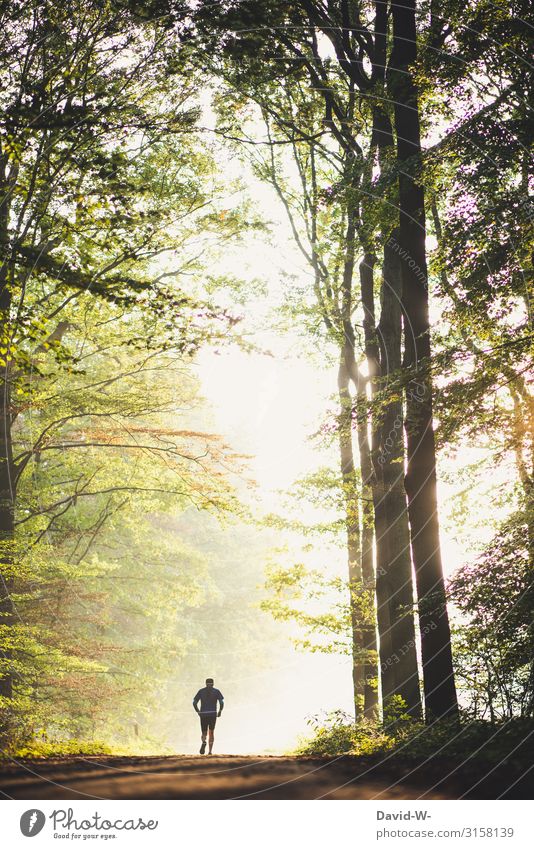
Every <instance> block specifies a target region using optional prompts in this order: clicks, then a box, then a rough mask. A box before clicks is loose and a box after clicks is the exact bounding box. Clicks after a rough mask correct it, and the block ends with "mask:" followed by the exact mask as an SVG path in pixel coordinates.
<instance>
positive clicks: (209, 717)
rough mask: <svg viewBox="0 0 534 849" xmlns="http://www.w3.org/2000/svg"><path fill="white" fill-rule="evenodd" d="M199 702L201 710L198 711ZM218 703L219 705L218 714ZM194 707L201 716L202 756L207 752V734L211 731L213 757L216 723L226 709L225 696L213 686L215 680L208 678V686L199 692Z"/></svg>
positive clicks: (210, 746) (210, 742)
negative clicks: (224, 708)
mask: <svg viewBox="0 0 534 849" xmlns="http://www.w3.org/2000/svg"><path fill="white" fill-rule="evenodd" d="M199 702H200V710H199V709H198V703H199ZM217 702H218V703H219V711H218V712H217ZM193 707H194V709H195V710H196V712H197V713H198V715H199V716H200V730H201V732H202V745H201V747H200V754H201V755H203V754H204V752H205V751H206V734H207V733H208V730H209V751H208V754H209V755H211V750H212V749H213V740H214V734H213V732H214V731H215V723H216V722H217V717H218V716H220V715H221V713H222V710H223V707H224V698H223V694H222V693H221V691H220V690H217V689H216V688H215V687H214V686H213V678H206V686H205V687H202V689H201V690H199V691H198V693H197V694H196V696H195V698H194V699H193Z"/></svg>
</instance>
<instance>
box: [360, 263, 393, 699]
mask: <svg viewBox="0 0 534 849" xmlns="http://www.w3.org/2000/svg"><path fill="white" fill-rule="evenodd" d="M374 265H375V257H374V256H373V255H372V254H370V253H368V254H366V255H365V256H364V258H363V260H362V262H361V263H360V269H359V270H360V291H361V300H362V307H363V327H364V338H365V355H366V360H367V367H368V372H369V382H370V387H371V403H372V402H373V401H374V400H375V396H376V392H377V384H378V379H379V377H380V350H379V347H378V343H377V337H376V327H375V308H374ZM380 432H381V428H380V421H379V417H378V416H377V415H376V412H375V411H373V412H372V414H371V449H370V455H371V469H370V470H369V473H370V483H371V492H372V499H373V511H374V529H375V545H376V601H377V622H378V642H379V657H380V689H381V694H382V704H383V705H385V704H387V702H388V700H389V699H390V698H391V697H392V696H393V695H394V694H395V670H394V663H395V659H394V646H393V641H392V630H391V619H390V604H389V599H390V596H391V589H390V586H389V569H388V560H389V556H388V551H387V518H386V511H385V504H384V498H383V492H384V482H383V475H382V468H381V466H380V464H379V463H377V449H378V446H379V444H380Z"/></svg>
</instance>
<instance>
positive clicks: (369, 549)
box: [352, 347, 379, 720]
mask: <svg viewBox="0 0 534 849" xmlns="http://www.w3.org/2000/svg"><path fill="white" fill-rule="evenodd" d="M352 359H353V369H355V371H356V390H357V401H358V404H357V433H358V452H359V455H360V471H361V476H362V484H361V493H362V543H361V571H362V581H363V591H364V597H365V605H366V610H367V611H368V618H367V620H366V626H365V628H364V629H363V635H362V636H363V648H364V652H365V700H364V714H365V716H366V718H367V719H371V720H377V719H378V688H379V679H378V664H377V661H378V644H377V639H376V604H375V593H376V576H375V568H374V562H373V541H374V508H373V488H372V476H373V472H372V464H371V447H370V445H369V434H368V429H367V419H368V407H369V405H368V401H367V379H366V378H365V377H363V375H362V374H361V373H360V371H359V369H358V367H357V365H356V361H355V359H354V347H352ZM353 373H354V372H353Z"/></svg>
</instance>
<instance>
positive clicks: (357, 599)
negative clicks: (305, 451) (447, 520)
mask: <svg viewBox="0 0 534 849" xmlns="http://www.w3.org/2000/svg"><path fill="white" fill-rule="evenodd" d="M338 391H339V406H340V411H339V454H340V460H341V479H342V485H343V497H344V503H345V516H346V528H347V551H348V565H349V592H350V613H351V625H352V682H353V691H354V714H355V718H356V721H357V722H358V720H360V719H361V718H362V716H363V715H364V699H365V659H364V657H365V656H364V650H363V639H362V628H361V624H362V616H361V594H362V572H361V567H360V557H361V541H360V511H359V502H358V486H357V480H356V470H355V467H354V455H353V450H352V396H351V393H350V390H349V374H348V371H347V367H346V365H345V357H344V355H343V353H342V356H341V360H340V364H339V370H338Z"/></svg>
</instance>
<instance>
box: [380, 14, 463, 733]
mask: <svg viewBox="0 0 534 849" xmlns="http://www.w3.org/2000/svg"><path fill="white" fill-rule="evenodd" d="M392 13H393V50H392V53H391V56H390V61H389V65H388V74H387V76H388V86H389V93H390V96H391V98H392V100H393V103H394V115H395V132H396V144H397V162H398V166H399V179H398V183H399V208H400V234H399V242H398V244H392V247H393V249H395V250H397V251H398V253H399V257H400V259H401V267H402V305H403V312H404V367H405V369H406V371H407V375H408V380H407V385H406V436H407V449H408V452H407V453H408V462H407V473H406V479H405V486H406V493H407V496H408V512H409V518H410V534H411V545H412V553H413V561H414V566H415V574H416V582H417V595H418V604H419V622H420V631H421V654H422V661H423V678H424V693H425V714H426V720H427V721H428V722H430V721H432V720H433V719H435V718H439V717H445V716H457V713H458V703H457V699H456V688H455V684H454V674H453V666H452V651H451V637H450V627H449V619H448V613H447V603H446V594H445V582H444V579H443V569H442V563H441V550H440V541H439V523H438V510H437V493H436V450H435V441H434V429H433V424H432V382H431V376H430V368H429V367H430V325H429V316H428V276H427V266H426V253H425V210H424V200H425V198H424V188H423V186H422V184H421V183H420V182H419V181H418V172H419V170H420V168H421V137H420V125H419V104H418V97H417V89H416V87H415V83H414V80H413V75H412V65H413V64H414V62H415V61H416V59H417V44H416V25H415V0H403V2H402V3H396V2H393V3H392Z"/></svg>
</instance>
